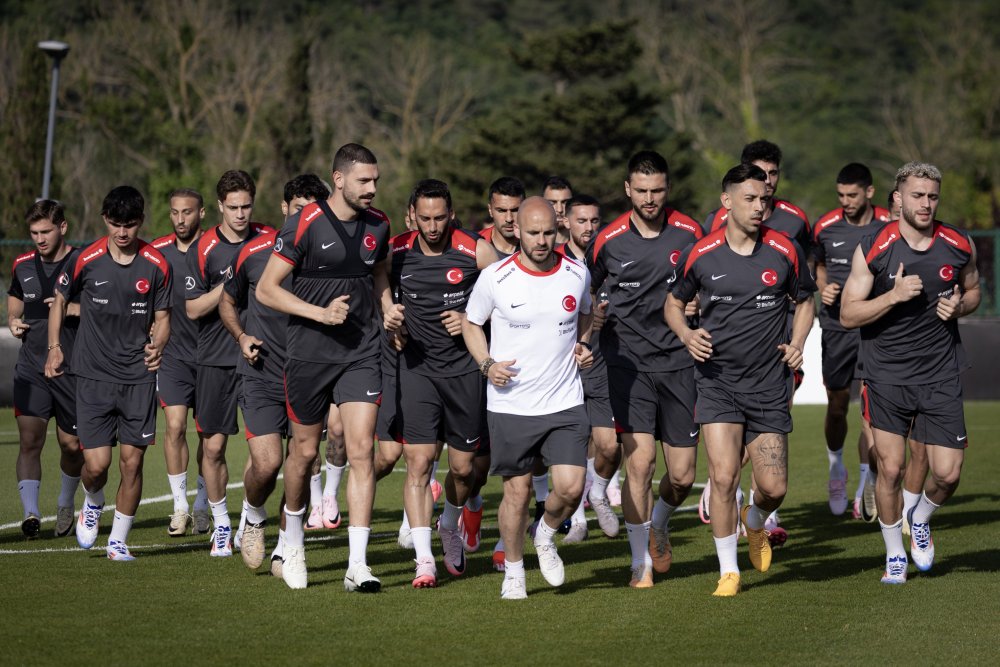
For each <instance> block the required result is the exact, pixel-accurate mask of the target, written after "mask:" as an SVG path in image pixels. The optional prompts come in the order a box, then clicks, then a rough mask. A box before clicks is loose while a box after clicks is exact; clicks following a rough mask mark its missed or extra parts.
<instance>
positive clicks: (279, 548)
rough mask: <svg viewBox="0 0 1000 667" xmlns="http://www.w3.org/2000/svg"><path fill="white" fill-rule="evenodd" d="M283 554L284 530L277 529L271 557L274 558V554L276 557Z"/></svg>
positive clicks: (280, 556) (281, 556)
mask: <svg viewBox="0 0 1000 667" xmlns="http://www.w3.org/2000/svg"><path fill="white" fill-rule="evenodd" d="M286 521H287V519H286ZM284 555H285V531H283V530H280V529H279V530H278V543H277V544H275V545H274V551H272V552H271V558H274V557H275V556H277V557H278V558H283V557H284Z"/></svg>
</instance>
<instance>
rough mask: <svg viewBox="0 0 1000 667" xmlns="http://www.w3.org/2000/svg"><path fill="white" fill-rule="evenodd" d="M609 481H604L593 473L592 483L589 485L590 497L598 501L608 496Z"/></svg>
mask: <svg viewBox="0 0 1000 667" xmlns="http://www.w3.org/2000/svg"><path fill="white" fill-rule="evenodd" d="M610 481H611V480H609V479H604V478H603V477H601V476H600V475H598V474H597V473H596V472H595V473H594V483H593V484H591V485H590V495H592V496H593V497H594V498H595V499H597V500H600V499H601V498H606V497H607V495H608V483H609V482H610Z"/></svg>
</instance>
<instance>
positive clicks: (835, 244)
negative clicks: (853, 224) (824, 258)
mask: <svg viewBox="0 0 1000 667" xmlns="http://www.w3.org/2000/svg"><path fill="white" fill-rule="evenodd" d="M845 243H847V241H834V242H833V247H834V248H839V247H840V246H842V245H844V244H845Z"/></svg>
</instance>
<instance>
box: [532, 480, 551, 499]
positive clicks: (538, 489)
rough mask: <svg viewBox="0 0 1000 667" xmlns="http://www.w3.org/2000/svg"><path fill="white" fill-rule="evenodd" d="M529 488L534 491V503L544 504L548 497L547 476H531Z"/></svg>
mask: <svg viewBox="0 0 1000 667" xmlns="http://www.w3.org/2000/svg"><path fill="white" fill-rule="evenodd" d="M531 486H532V488H534V489H535V502H536V503H544V502H545V499H546V498H548V497H549V474H548V473H545V474H544V475H538V476H537V477H536V476H535V475H532V476H531Z"/></svg>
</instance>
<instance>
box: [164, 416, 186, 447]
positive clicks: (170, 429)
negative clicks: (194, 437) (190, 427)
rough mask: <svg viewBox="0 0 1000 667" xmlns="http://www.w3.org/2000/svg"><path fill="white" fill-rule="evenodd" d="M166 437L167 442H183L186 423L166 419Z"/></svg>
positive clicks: (179, 420)
mask: <svg viewBox="0 0 1000 667" xmlns="http://www.w3.org/2000/svg"><path fill="white" fill-rule="evenodd" d="M166 436H167V441H168V442H174V441H177V440H184V439H185V438H186V437H187V421H185V420H181V419H168V420H167V429H166Z"/></svg>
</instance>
